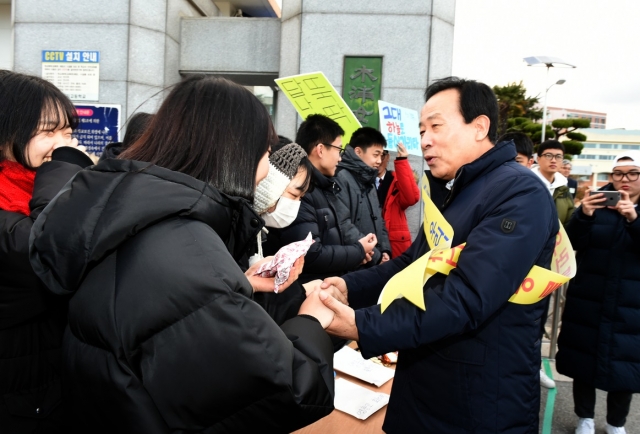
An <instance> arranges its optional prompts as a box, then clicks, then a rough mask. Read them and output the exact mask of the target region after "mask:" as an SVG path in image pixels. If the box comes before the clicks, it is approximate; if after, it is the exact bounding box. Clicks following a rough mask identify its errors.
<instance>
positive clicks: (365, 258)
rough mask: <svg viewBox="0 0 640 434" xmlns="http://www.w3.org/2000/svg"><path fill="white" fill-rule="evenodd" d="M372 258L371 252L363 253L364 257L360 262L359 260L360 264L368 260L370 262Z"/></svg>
mask: <svg viewBox="0 0 640 434" xmlns="http://www.w3.org/2000/svg"><path fill="white" fill-rule="evenodd" d="M372 259H373V252H369V253H365V254H364V259H363V260H362V262H360V264H361V265H364V264H366V263H368V262H371V260H372Z"/></svg>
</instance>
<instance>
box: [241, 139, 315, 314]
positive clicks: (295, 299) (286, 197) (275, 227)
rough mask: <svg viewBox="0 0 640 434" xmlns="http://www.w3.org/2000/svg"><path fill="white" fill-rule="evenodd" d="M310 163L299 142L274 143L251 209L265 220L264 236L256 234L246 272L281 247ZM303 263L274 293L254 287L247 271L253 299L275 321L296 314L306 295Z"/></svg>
mask: <svg viewBox="0 0 640 434" xmlns="http://www.w3.org/2000/svg"><path fill="white" fill-rule="evenodd" d="M310 167H311V163H310V162H309V159H308V158H307V153H306V152H305V151H304V149H302V147H300V146H299V145H297V144H295V143H290V144H288V145H284V146H282V145H280V146H275V147H274V150H273V152H272V153H271V155H270V156H269V174H268V175H267V177H266V178H265V179H264V180H262V181H261V182H260V183H259V184H258V186H257V188H256V193H255V199H254V204H253V209H254V210H255V211H256V212H257V213H258V214H260V217H262V219H263V220H264V222H265V226H266V228H265V229H263V232H264V233H265V234H266V237H264V236H263V234H259V235H258V240H257V253H256V254H255V255H253V256H252V257H251V258H249V263H250V265H252V266H251V268H250V269H249V270H248V272H247V273H249V272H250V270H251V269H253V268H254V267H255V265H256V264H258V263H261V261H263V260H264V259H263V258H264V256H265V255H269V254H271V255H273V254H275V253H276V252H277V251H278V249H279V248H280V247H283V246H282V245H281V243H280V242H279V236H278V233H279V230H280V229H282V228H285V227H287V226H289V225H290V224H291V223H293V221H294V220H295V219H296V217H297V215H298V210H299V209H300V200H301V199H302V196H304V194H305V193H306V192H307V190H308V188H309V186H310V181H311V173H312V171H311V169H310ZM265 238H266V239H265ZM263 243H264V254H263ZM303 265H304V258H300V259H299V260H298V261H296V263H295V264H294V266H293V268H292V270H291V274H290V278H289V280H288V281H287V284H288V285H287V284H285V285H287V286H289V285H290V287H289V289H287V290H286V291H284V292H282V289H281V290H280V291H279V293H278V294H275V293H273V289H271V290H269V291H266V290H262V289H259V288H256V285H260V280H259V279H256V278H251V277H250V276H249V275H247V277H248V278H249V280H250V281H251V284H252V285H254V289H255V292H254V300H255V301H256V302H257V303H258V304H260V305H261V306H262V307H263V308H264V309H265V310H266V311H267V312H268V313H269V315H270V316H271V317H272V318H273V319H274V320H275V321H276V322H277V323H278V324H280V323H282V322H284V321H285V320H287V319H289V318H290V317H291V316H292V315H295V314H296V313H297V311H298V308H299V307H300V304H301V303H302V301H304V299H305V295H306V293H305V290H304V289H303V288H302V286H301V285H300V284H299V283H298V282H297V281H296V279H297V277H298V275H299V274H300V272H302V267H303ZM245 274H246V273H245Z"/></svg>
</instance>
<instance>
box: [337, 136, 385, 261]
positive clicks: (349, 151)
mask: <svg viewBox="0 0 640 434" xmlns="http://www.w3.org/2000/svg"><path fill="white" fill-rule="evenodd" d="M377 175H378V170H377V169H374V168H373V167H369V166H367V165H366V164H365V162H364V161H362V159H361V158H360V157H358V155H357V154H356V152H355V150H354V149H353V148H352V147H351V146H347V147H346V148H345V151H344V154H342V161H340V163H339V164H338V170H337V173H336V179H337V180H338V184H339V185H340V191H339V192H338V194H337V196H338V199H340V200H341V201H342V203H343V204H345V205H346V207H347V209H348V210H349V222H350V223H352V225H350V226H348V228H353V230H345V231H344V232H345V234H346V235H345V240H346V242H347V243H350V242H357V241H358V240H359V239H360V238H362V237H364V236H366V235H367V234H369V233H373V234H375V235H376V237H377V238H378V244H377V245H376V247H375V248H374V255H373V258H372V259H371V261H370V262H368V263H367V265H368V266H372V265H376V264H379V263H380V260H381V259H382V253H387V254H388V255H389V256H391V244H389V234H388V233H387V228H386V226H385V224H384V220H383V219H382V212H381V210H380V203H379V202H378V192H377V191H376V188H375V181H376V176H377Z"/></svg>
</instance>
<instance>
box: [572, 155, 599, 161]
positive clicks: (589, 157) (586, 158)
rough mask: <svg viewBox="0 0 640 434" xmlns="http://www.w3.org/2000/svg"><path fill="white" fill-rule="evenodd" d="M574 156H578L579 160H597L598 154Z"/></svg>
mask: <svg viewBox="0 0 640 434" xmlns="http://www.w3.org/2000/svg"><path fill="white" fill-rule="evenodd" d="M574 158H577V159H578V160H595V159H596V156H595V155H589V154H586V155H576V156H575V157H574Z"/></svg>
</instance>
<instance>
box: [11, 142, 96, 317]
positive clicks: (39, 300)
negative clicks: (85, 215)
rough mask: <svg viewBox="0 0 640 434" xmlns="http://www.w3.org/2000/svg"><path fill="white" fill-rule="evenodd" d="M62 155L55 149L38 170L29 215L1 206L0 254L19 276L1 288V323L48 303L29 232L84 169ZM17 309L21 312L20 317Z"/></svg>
mask: <svg viewBox="0 0 640 434" xmlns="http://www.w3.org/2000/svg"><path fill="white" fill-rule="evenodd" d="M69 149H71V148H69ZM71 150H72V151H75V150H73V149H71ZM75 152H78V153H80V151H75ZM71 154H72V155H73V152H72V153H71ZM59 155H60V153H59V152H58V150H57V149H56V150H55V151H54V152H53V158H54V159H55V160H53V161H50V162H48V163H44V164H43V165H42V166H40V167H39V168H38V169H37V170H36V177H35V182H34V187H33V196H32V198H31V201H30V202H29V208H30V210H31V212H30V214H29V215H23V214H19V213H15V212H9V211H3V210H0V231H1V232H0V252H1V253H0V254H1V255H2V256H3V257H4V258H5V259H4V261H6V262H5V264H3V265H4V266H5V267H6V269H8V270H11V272H12V274H13V276H14V277H16V276H19V279H20V282H19V284H18V285H7V286H6V287H3V290H2V291H0V318H2V321H0V327H2V326H4V325H9V323H11V324H14V323H16V322H19V321H22V320H25V319H28V318H32V317H34V316H36V315H38V314H40V313H41V312H43V311H44V310H45V309H46V308H47V306H48V303H49V302H48V300H49V297H51V295H50V294H49V292H48V291H47V289H46V288H45V287H44V285H42V284H41V283H40V281H39V280H38V279H37V278H36V277H35V273H34V272H33V269H32V268H31V263H30V262H29V236H30V234H31V227H32V226H33V222H34V221H35V220H36V219H37V218H38V216H39V215H40V213H41V212H42V210H43V209H44V207H45V206H46V205H47V204H48V203H49V202H50V201H51V200H52V199H53V198H54V197H55V195H56V194H58V191H60V189H61V188H62V187H63V186H64V185H65V184H66V183H67V181H69V180H70V179H71V178H72V177H73V176H74V175H75V174H76V173H77V172H78V171H79V170H80V169H81V167H80V166H78V165H76V164H72V163H67V162H65V161H60V159H59ZM82 155H84V154H82ZM87 158H88V157H87ZM89 161H91V160H89ZM28 280H32V283H31V284H25V283H26V282H27V281H28ZM12 288H14V289H12ZM17 288H19V289H17ZM16 312H19V314H20V317H19V318H18V317H16Z"/></svg>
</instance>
